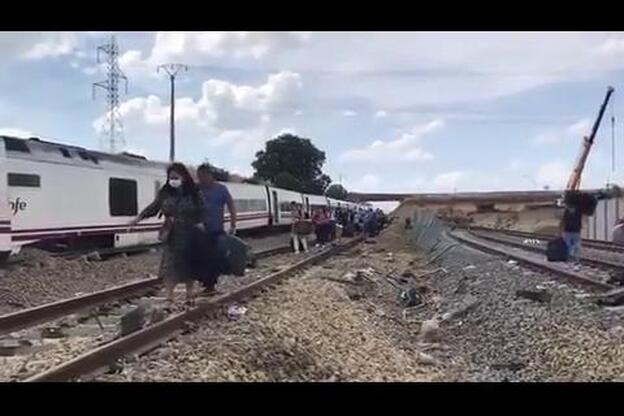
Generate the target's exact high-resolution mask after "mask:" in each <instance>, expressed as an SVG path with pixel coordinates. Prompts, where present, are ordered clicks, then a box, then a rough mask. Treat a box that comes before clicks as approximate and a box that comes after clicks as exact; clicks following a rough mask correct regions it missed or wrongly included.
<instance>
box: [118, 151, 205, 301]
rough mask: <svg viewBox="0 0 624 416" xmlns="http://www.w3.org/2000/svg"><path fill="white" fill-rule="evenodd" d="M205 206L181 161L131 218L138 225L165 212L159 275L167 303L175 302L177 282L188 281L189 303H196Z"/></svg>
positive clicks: (187, 295)
mask: <svg viewBox="0 0 624 416" xmlns="http://www.w3.org/2000/svg"><path fill="white" fill-rule="evenodd" d="M203 208H204V204H203V200H202V198H201V197H200V195H199V192H198V189H197V185H195V182H194V181H193V178H192V177H191V175H190V174H189V172H188V170H187V169H186V167H185V166H184V165H183V164H182V163H172V164H171V165H170V166H169V167H168V168H167V183H166V184H165V185H164V186H163V187H162V188H161V189H160V191H159V192H158V195H157V196H156V199H155V200H154V201H153V202H152V203H151V204H149V205H148V206H147V207H146V208H145V209H144V210H143V211H141V213H140V214H139V215H138V216H137V217H136V218H135V219H133V220H132V221H131V222H130V225H136V224H138V223H139V222H140V221H141V220H143V219H145V218H149V217H153V216H155V215H156V214H158V213H159V212H161V213H162V214H163V215H164V216H165V224H164V225H163V227H162V228H161V230H160V232H159V236H158V237H159V239H160V240H161V241H162V243H163V246H164V247H163V253H162V259H161V262H160V271H159V277H160V278H161V279H163V282H164V284H165V289H166V292H167V302H168V304H169V305H168V306H171V305H172V303H173V293H174V289H175V287H176V285H177V284H178V283H184V284H185V285H186V301H187V304H189V305H190V304H192V303H193V281H194V278H196V277H198V276H197V274H198V273H199V270H200V265H199V264H198V261H199V260H198V259H197V255H196V253H195V251H196V250H195V251H194V250H193V241H195V238H196V235H197V232H198V230H203V224H202V223H201V215H202V212H203Z"/></svg>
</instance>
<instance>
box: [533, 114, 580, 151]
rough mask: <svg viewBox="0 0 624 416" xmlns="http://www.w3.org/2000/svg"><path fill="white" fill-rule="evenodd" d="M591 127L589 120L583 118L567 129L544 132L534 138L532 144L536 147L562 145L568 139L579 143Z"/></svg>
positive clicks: (552, 129) (551, 129) (553, 129)
mask: <svg viewBox="0 0 624 416" xmlns="http://www.w3.org/2000/svg"><path fill="white" fill-rule="evenodd" d="M590 127H591V122H590V121H589V119H587V118H583V119H581V120H579V121H577V122H576V123H573V124H571V125H569V126H567V127H563V128H550V129H548V130H544V131H542V132H540V133H538V134H537V135H536V136H535V137H533V140H532V143H533V144H535V145H552V144H558V143H561V142H562V141H563V140H566V139H569V140H573V141H579V139H580V138H582V137H583V136H584V135H586V134H588V133H589V129H590Z"/></svg>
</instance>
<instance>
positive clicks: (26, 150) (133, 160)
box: [0, 136, 167, 169]
mask: <svg viewBox="0 0 624 416" xmlns="http://www.w3.org/2000/svg"><path fill="white" fill-rule="evenodd" d="M0 139H2V140H3V141H4V146H5V149H6V151H7V152H6V153H7V156H9V157H11V156H15V155H20V158H22V159H30V158H32V159H37V160H43V161H49V162H57V163H64V164H69V165H76V166H85V165H90V166H94V165H95V166H97V165H98V164H99V163H100V162H101V161H106V162H109V163H116V164H121V165H126V166H136V167H149V168H157V169H164V168H166V166H167V163H165V162H157V161H153V160H148V159H147V158H145V157H143V156H140V155H134V154H131V153H127V152H124V153H118V154H112V153H106V152H101V151H98V150H89V149H85V148H83V147H79V146H74V145H68V144H63V143H55V142H51V141H46V140H41V139H39V138H36V137H31V138H30V139H22V138H17V137H11V136H0Z"/></svg>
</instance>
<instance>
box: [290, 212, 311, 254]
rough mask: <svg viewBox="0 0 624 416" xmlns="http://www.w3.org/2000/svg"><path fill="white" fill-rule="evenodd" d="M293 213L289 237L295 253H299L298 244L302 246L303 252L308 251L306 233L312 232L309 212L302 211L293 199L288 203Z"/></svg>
mask: <svg viewBox="0 0 624 416" xmlns="http://www.w3.org/2000/svg"><path fill="white" fill-rule="evenodd" d="M290 207H291V212H292V215H293V223H292V229H291V237H292V242H293V249H294V251H295V254H299V246H301V247H303V251H304V253H307V252H308V235H310V233H311V232H312V229H313V226H312V222H310V214H308V213H307V212H305V211H304V209H303V206H301V205H297V203H296V202H295V201H293V202H291V203H290Z"/></svg>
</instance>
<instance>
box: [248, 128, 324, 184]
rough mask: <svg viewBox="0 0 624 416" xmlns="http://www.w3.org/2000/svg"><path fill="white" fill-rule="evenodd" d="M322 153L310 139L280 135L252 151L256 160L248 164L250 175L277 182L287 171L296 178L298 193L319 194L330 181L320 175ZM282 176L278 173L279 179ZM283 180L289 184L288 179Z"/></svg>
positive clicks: (321, 173)
mask: <svg viewBox="0 0 624 416" xmlns="http://www.w3.org/2000/svg"><path fill="white" fill-rule="evenodd" d="M324 163H325V152H323V151H321V150H319V149H317V148H316V146H314V145H313V144H312V142H311V141H310V139H306V138H302V137H298V136H295V135H293V134H282V135H280V136H278V137H276V138H274V139H272V140H269V141H268V142H267V143H266V145H265V149H264V150H261V151H259V152H257V153H256V160H254V162H253V163H252V164H251V166H252V167H253V168H254V170H255V173H254V176H257V177H259V178H262V179H265V180H268V181H270V182H271V183H273V184H275V185H276V186H279V185H277V181H276V180H277V177H278V175H280V174H283V173H288V174H290V175H291V176H292V177H293V178H294V179H296V180H297V181H298V182H299V184H300V186H301V188H300V189H299V190H300V192H307V193H316V194H323V192H324V191H325V189H326V188H327V186H329V184H330V183H331V178H330V177H329V176H327V175H325V174H323V171H322V167H323V164H324ZM285 178H286V177H284V176H283V175H282V178H281V180H284V179H285ZM287 183H289V184H290V185H293V182H292V180H290V179H288V180H287Z"/></svg>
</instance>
